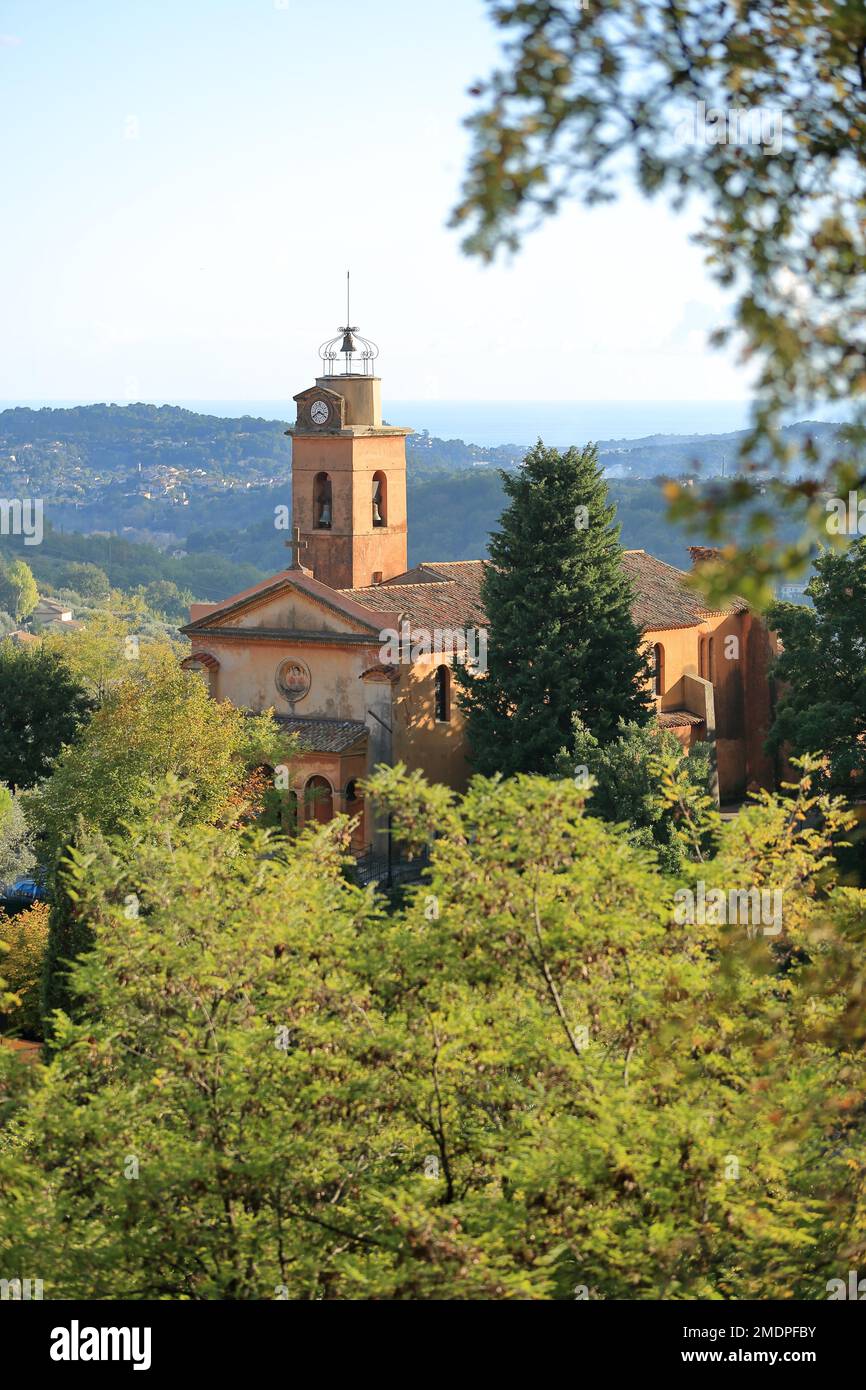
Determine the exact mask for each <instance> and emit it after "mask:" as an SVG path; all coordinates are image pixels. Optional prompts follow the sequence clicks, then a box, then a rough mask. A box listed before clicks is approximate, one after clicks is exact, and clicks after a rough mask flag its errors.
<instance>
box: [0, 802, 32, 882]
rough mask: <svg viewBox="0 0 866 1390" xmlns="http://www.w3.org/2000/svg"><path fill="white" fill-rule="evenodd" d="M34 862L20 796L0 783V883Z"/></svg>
mask: <svg viewBox="0 0 866 1390" xmlns="http://www.w3.org/2000/svg"><path fill="white" fill-rule="evenodd" d="M35 863H36V859H35V856H34V854H33V845H32V840H31V835H30V831H29V828H28V826H27V821H26V819H25V816H24V810H23V808H22V805H21V798H20V796H18V795H16V793H15V792H11V791H10V790H9V788H8V787H4V786H3V785H2V784H0V885H3V884H6V883H9V882H10V880H11V879H12V878H14V877H15V876H16V875H18V874H26V873H27V872H28V871H29V870H30V869H32V868H33V866H34V864H35Z"/></svg>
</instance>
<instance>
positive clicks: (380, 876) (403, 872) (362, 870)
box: [354, 849, 430, 888]
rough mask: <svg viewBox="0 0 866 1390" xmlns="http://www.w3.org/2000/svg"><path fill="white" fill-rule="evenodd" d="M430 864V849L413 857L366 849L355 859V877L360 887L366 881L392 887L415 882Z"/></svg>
mask: <svg viewBox="0 0 866 1390" xmlns="http://www.w3.org/2000/svg"><path fill="white" fill-rule="evenodd" d="M429 866H430V851H429V849H424V850H422V851H421V853H420V854H416V855H415V857H414V859H410V858H408V856H406V855H400V854H397V853H396V852H395V851H393V850H392V852H391V854H390V855H388V854H374V853H373V851H372V849H367V850H365V851H364V853H363V854H359V855H358V856H357V858H356V859H355V869H354V873H355V877H356V878H357V881H358V882H359V883H360V884H361V885H362V887H363V886H364V885H366V884H368V883H381V884H384V885H385V887H388V888H393V887H394V886H395V885H396V884H398V883H417V882H418V881H419V880H420V878H421V876H422V874H423V873H424V870H425V869H427V868H429Z"/></svg>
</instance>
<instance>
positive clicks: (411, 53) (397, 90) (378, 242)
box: [0, 0, 747, 401]
mask: <svg viewBox="0 0 866 1390" xmlns="http://www.w3.org/2000/svg"><path fill="white" fill-rule="evenodd" d="M0 35H2V37H0V131H2V149H3V179H4V187H5V194H6V197H5V199H4V214H3V217H2V220H0V254H2V259H0V264H2V302H3V310H4V312H3V319H4V327H5V331H4V332H3V334H2V335H0V397H3V398H4V399H56V398H64V399H83V400H91V399H92V400H104V399H110V400H126V399H130V398H131V399H142V400H160V401H161V400H172V399H179V398H196V399H203V400H204V399H219V398H231V399H250V400H255V399H268V400H273V399H281V398H283V397H286V398H288V397H290V396H291V395H293V394H294V393H295V392H296V391H298V390H300V389H301V388H302V387H303V386H305V385H307V384H309V383H310V381H311V380H312V378H313V376H314V375H315V371H316V366H317V360H318V359H317V357H316V348H317V346H318V344H319V342H321V341H322V339H324V338H325V337H327V336H329V335H330V334H331V333H334V332H336V330H337V327H338V325H339V324H341V323H342V322H343V315H344V287H345V271H346V268H347V266H351V269H352V280H353V312H352V317H353V320H354V322H355V323H357V324H359V325H360V326H361V329H362V331H363V332H365V333H367V334H368V335H369V336H371V337H372V338H374V339H375V340H376V341H377V342H378V343H379V345H380V347H381V358H380V364H379V365H380V368H381V374H382V377H383V384H384V393H385V396H386V399H387V398H388V397H392V398H395V399H400V398H404V399H405V398H411V399H414V400H418V399H424V398H444V399H455V398H456V399H461V398H462V399H478V398H481V399H502V400H513V399H533V398H538V399H549V400H562V399H581V400H621V399H632V400H636V399H645V400H653V399H694V400H724V399H732V398H736V397H742V396H744V395H745V394H746V393H747V382H746V378H745V376H744V374H743V373H742V371H741V370H740V369H739V368H738V367H737V366H736V364H735V361H734V356H733V353H732V352H728V353H719V352H717V351H715V350H711V349H710V348H709V347H707V346H706V336H707V332H708V330H709V329H710V328H711V327H712V326H713V325H714V324H715V323H717V322H719V321H720V320H721V319H723V318H724V317H725V300H724V298H723V296H722V295H721V293H720V292H719V291H718V290H717V289H716V287H715V286H714V285H713V284H712V282H711V281H710V279H709V276H708V275H707V272H706V271H705V270H704V267H703V265H702V259H701V254H700V251H699V250H698V248H696V247H694V246H693V245H691V244H690V242H689V239H688V238H689V232H690V231H691V230H693V229H694V227H695V225H696V220H695V215H694V213H692V214H691V216H688V215H687V216H686V217H674V215H673V214H672V213H670V212H669V211H668V210H667V209H666V207H665V206H664V204H662V203H658V202H656V203H651V204H648V203H645V202H644V201H643V200H642V199H640V198H639V197H638V195H637V194H636V193H626V195H625V196H624V197H623V199H622V200H621V201H620V202H619V203H618V204H616V205H614V206H612V207H604V208H600V209H594V210H592V211H586V210H584V209H582V208H579V207H577V206H572V207H571V208H569V209H568V210H567V211H566V212H565V213H564V214H563V215H561V216H560V217H559V218H558V219H557V220H556V221H554V222H552V223H550V224H549V225H548V226H547V227H545V228H544V229H543V230H542V231H541V232H540V233H538V234H536V235H535V236H534V237H533V238H532V239H531V240H530V241H529V242H527V244H526V246H525V248H524V249H523V251H522V252H521V253H520V254H519V255H518V256H517V257H515V258H513V259H512V260H511V261H510V262H508V263H505V262H502V263H499V264H497V265H496V266H494V267H492V268H486V267H483V266H481V265H478V264H476V263H474V262H471V261H468V260H467V259H466V258H465V256H463V254H462V253H461V251H460V248H459V238H458V236H457V234H456V233H455V232H453V231H450V230H448V229H447V227H446V222H447V217H448V213H449V210H450V208H451V206H452V205H453V203H454V201H455V199H456V196H457V193H458V191H459V185H460V179H461V172H462V167H463V162H464V158H465V153H466V149H467V136H466V133H465V132H464V131H463V129H462V126H461V120H462V118H463V117H464V116H465V115H466V113H467V112H468V111H469V109H470V107H471V99H470V98H469V97H468V96H467V95H466V89H467V87H468V86H469V85H470V84H471V82H472V81H473V80H474V79H475V78H477V77H479V76H483V75H484V74H485V73H486V72H487V71H488V70H489V68H490V66H491V64H492V62H493V61H494V60H495V57H496V54H497V51H498V44H499V42H500V36H499V35H498V33H497V32H496V31H495V30H494V29H493V27H492V25H491V24H490V23H489V21H488V19H487V15H486V9H485V6H484V5H483V4H482V3H480V0H437V3H436V4H435V5H421V4H420V3H418V0H400V3H398V0H355V3H349V0H331V3H327V4H325V3H321V0H285V2H284V0H78V2H77V3H74V4H73V3H70V0H2V2H0Z"/></svg>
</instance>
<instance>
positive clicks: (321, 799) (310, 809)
mask: <svg viewBox="0 0 866 1390" xmlns="http://www.w3.org/2000/svg"><path fill="white" fill-rule="evenodd" d="M333 817H334V792H333V789H332V787H331V784H330V782H329V781H328V779H327V777H311V778H310V780H309V781H308V783H307V785H306V787H305V788H304V820H305V822H306V823H307V824H308V825H309V824H311V823H312V822H313V821H318V822H319V824H320V825H327V823H328V821H329V820H333Z"/></svg>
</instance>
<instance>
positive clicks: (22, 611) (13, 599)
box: [0, 559, 39, 623]
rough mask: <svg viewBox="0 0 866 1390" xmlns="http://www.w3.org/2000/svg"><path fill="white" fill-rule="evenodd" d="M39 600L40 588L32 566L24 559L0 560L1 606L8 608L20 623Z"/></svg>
mask: <svg viewBox="0 0 866 1390" xmlns="http://www.w3.org/2000/svg"><path fill="white" fill-rule="evenodd" d="M38 601H39V590H38V589H37V587H36V580H35V579H34V578H33V571H32V570H31V568H30V566H29V565H28V564H26V563H25V562H24V560H11V559H10V560H7V561H5V562H3V561H0V608H7V609H8V610H9V612H10V613H11V614H13V616H14V618H15V621H16V622H19V623H20V622H21V620H22V618H26V617H27V616H28V614H30V613H32V612H33V609H34V608H35V607H36V604H37V603H38Z"/></svg>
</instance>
